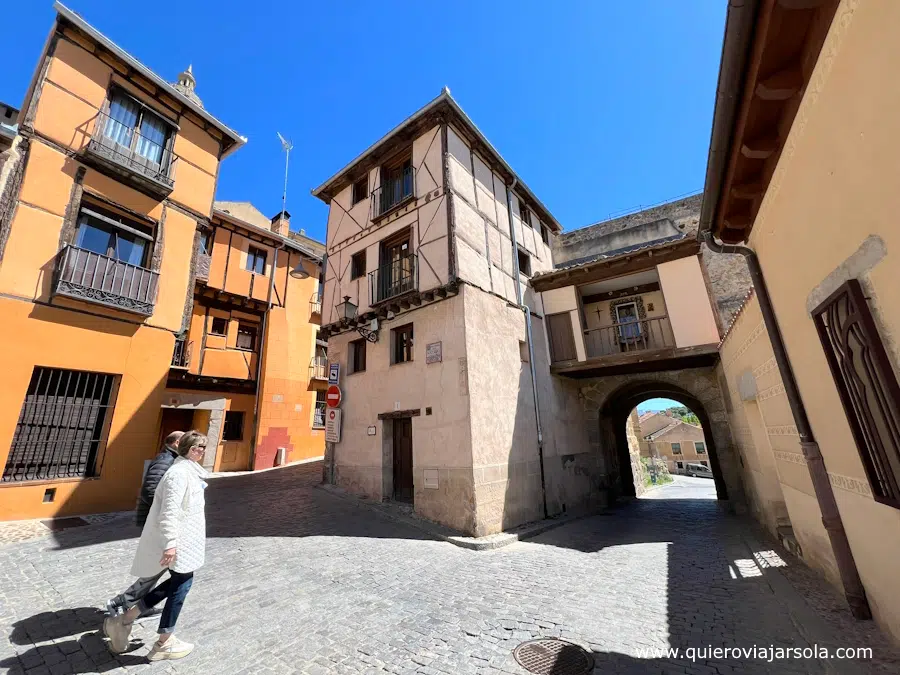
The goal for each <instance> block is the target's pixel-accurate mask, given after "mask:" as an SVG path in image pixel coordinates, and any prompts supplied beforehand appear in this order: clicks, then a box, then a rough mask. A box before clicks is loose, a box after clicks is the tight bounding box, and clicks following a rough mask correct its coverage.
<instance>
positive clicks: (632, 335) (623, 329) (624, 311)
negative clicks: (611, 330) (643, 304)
mask: <svg viewBox="0 0 900 675" xmlns="http://www.w3.org/2000/svg"><path fill="white" fill-rule="evenodd" d="M616 323H617V324H618V326H619V342H620V343H622V344H623V345H624V346H625V347H626V348H627V347H628V345H632V344H634V343H635V341H636V340H638V338H640V337H641V324H640V322H639V320H638V310H637V303H634V302H629V303H625V304H622V305H617V306H616Z"/></svg>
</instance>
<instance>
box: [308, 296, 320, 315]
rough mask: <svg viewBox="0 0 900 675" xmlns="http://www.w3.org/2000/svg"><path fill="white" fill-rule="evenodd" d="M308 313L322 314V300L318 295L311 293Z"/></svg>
mask: <svg viewBox="0 0 900 675" xmlns="http://www.w3.org/2000/svg"><path fill="white" fill-rule="evenodd" d="M309 311H310V314H319V315H321V314H322V298H321V297H320V296H319V294H318V293H313V294H312V297H311V298H310V299H309Z"/></svg>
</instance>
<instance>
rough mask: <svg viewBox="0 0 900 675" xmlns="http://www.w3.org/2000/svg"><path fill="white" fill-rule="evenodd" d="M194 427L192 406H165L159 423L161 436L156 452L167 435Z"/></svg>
mask: <svg viewBox="0 0 900 675" xmlns="http://www.w3.org/2000/svg"><path fill="white" fill-rule="evenodd" d="M193 428H194V411H193V409H191V408H163V409H162V421H161V422H160V424H159V438H158V439H157V443H156V450H155V451H154V454H156V453H157V452H159V451H160V450H161V449H162V446H163V441H164V440H165V438H166V436H168V435H169V434H171V433H172V432H173V431H190V430H191V429H193Z"/></svg>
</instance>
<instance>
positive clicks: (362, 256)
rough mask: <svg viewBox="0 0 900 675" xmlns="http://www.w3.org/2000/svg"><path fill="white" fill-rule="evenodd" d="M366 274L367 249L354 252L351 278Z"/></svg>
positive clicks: (351, 261) (351, 262) (351, 259)
mask: <svg viewBox="0 0 900 675" xmlns="http://www.w3.org/2000/svg"><path fill="white" fill-rule="evenodd" d="M365 275H366V251H365V249H363V250H362V251H360V252H359V253H354V254H353V257H351V258H350V280H351V281H352V280H353V279H359V278H360V277H364V276H365Z"/></svg>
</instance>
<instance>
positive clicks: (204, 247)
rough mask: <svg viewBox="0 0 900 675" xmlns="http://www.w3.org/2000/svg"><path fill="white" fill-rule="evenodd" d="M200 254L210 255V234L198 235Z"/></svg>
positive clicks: (202, 233)
mask: <svg viewBox="0 0 900 675" xmlns="http://www.w3.org/2000/svg"><path fill="white" fill-rule="evenodd" d="M200 253H203V254H205V255H212V232H201V233H200Z"/></svg>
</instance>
